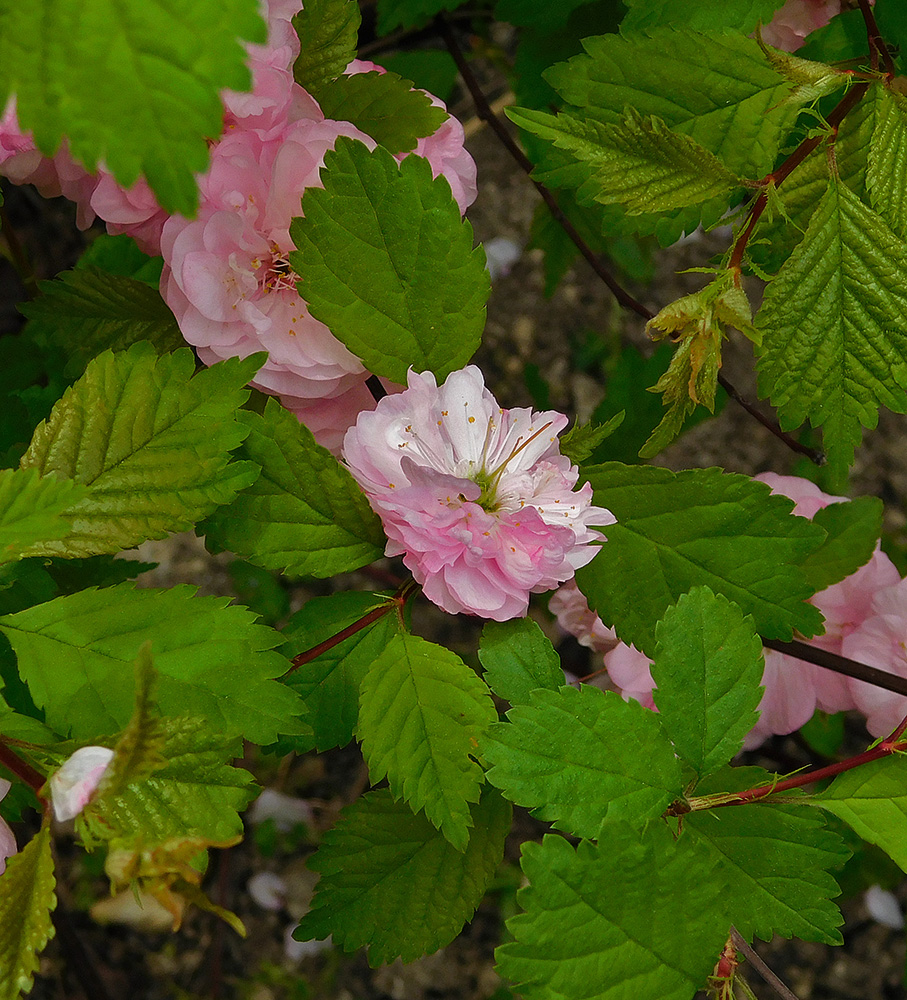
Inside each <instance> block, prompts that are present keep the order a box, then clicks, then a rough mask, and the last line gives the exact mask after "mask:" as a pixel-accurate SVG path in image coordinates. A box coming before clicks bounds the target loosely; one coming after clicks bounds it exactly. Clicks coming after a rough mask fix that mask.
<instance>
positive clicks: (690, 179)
mask: <svg viewBox="0 0 907 1000" xmlns="http://www.w3.org/2000/svg"><path fill="white" fill-rule="evenodd" d="M507 116H508V118H510V119H511V120H512V121H514V122H516V124H517V125H519V126H520V127H521V128H524V129H526V130H527V131H529V132H532V133H533V134H534V135H537V136H540V137H541V138H543V139H548V140H550V141H551V142H553V143H554V145H555V146H556V147H557V148H558V149H563V150H566V151H567V152H568V153H569V154H570V155H571V157H572V158H573V160H574V162H576V163H578V164H580V165H581V166H582V168H583V169H582V170H580V171H577V172H576V176H575V179H574V183H573V185H572V186H578V190H577V199H578V200H579V201H580V203H581V204H582V203H583V202H589V201H597V202H599V203H600V204H602V205H615V204H617V205H622V206H623V208H624V209H625V210H626V212H627V213H628V214H630V215H640V214H642V213H643V212H667V211H671V210H673V209H676V208H685V207H686V206H687V205H698V204H700V202H703V201H709V200H710V199H712V198H719V197H721V198H724V197H728V196H729V195H730V193H731V192H732V191H733V190H735V189H736V188H739V187H741V186H742V185H743V180H742V179H741V178H739V177H737V176H735V175H734V174H733V173H731V172H730V171H729V170H727V169H726V168H725V167H724V166H722V164H721V161H720V160H718V159H716V157H715V156H713V155H712V154H711V153H710V152H709V151H708V150H707V149H704V148H703V147H702V146H700V145H699V143H697V142H694V141H693V140H692V139H690V138H689V137H688V136H685V135H682V134H681V133H679V132H672V131H671V130H670V129H669V128H668V127H667V126H666V125H665V123H664V122H663V121H662V120H661V119H659V118H655V117H654V116H652V117H644V116H643V115H640V114H639V113H637V112H636V111H634V110H633V109H632V108H628V109H627V111H626V113H625V115H624V117H623V119H622V120H621V121H618V122H615V123H613V124H610V123H609V124H602V123H601V122H598V121H596V120H595V119H594V118H585V119H583V118H578V117H576V116H575V115H570V114H568V113H566V112H561V114H559V115H557V116H555V115H549V114H547V113H545V112H543V111H532V110H531V109H527V108H511V109H508V111H507ZM536 175H537V176H538V179H539V180H540V181H543V182H544V181H545V173H544V171H542V172H539V171H536ZM577 182H579V183H578V185H577Z"/></svg>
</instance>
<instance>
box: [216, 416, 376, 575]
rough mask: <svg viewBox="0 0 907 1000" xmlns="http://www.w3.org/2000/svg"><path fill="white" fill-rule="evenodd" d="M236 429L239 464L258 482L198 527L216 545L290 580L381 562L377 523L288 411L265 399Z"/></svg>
mask: <svg viewBox="0 0 907 1000" xmlns="http://www.w3.org/2000/svg"><path fill="white" fill-rule="evenodd" d="M240 421H241V422H242V425H243V426H244V427H245V428H247V430H248V435H249V436H248V437H247V438H246V440H245V443H244V444H243V447H242V449H241V451H240V452H239V454H240V457H242V458H246V459H250V460H251V462H254V463H255V464H256V465H257V466H260V467H261V475H260V476H259V477H258V478H257V479H256V480H255V481H254V482H253V483H252V485H251V486H249V487H248V488H247V489H246V490H244V491H243V492H242V493H240V494H239V495H238V496H236V498H235V499H234V500H233V501H232V502H231V503H228V504H226V505H225V506H223V507H220V508H218V509H217V510H216V511H215V512H214V514H213V515H212V516H211V517H210V518H208V520H207V521H205V522H204V523H203V524H201V525H199V531H201V532H204V534H205V535H207V537H208V539H209V540H210V541H211V543H212V544H213V545H215V546H216V547H217V548H221V549H230V550H231V551H232V552H235V553H236V554H237V555H239V556H242V557H243V558H244V559H248V560H249V561H250V562H253V563H255V564H256V565H258V566H263V567H264V568H265V569H270V570H279V571H280V572H283V573H288V574H291V575H293V576H302V575H311V576H317V577H326V576H333V575H334V574H336V573H345V572H349V571H351V570H354V569H358V568H359V567H360V566H364V565H366V564H367V563H370V562H374V560H375V559H377V558H379V557H380V556H381V555H382V554H383V552H384V546H385V542H386V539H385V537H384V532H383V531H382V529H381V522H380V521H379V520H378V516H377V515H376V514H375V513H374V512H373V511H372V509H371V507H369V505H368V501H367V500H366V499H365V497H364V496H363V494H362V491H361V490H360V489H359V487H358V486H357V485H356V483H355V481H354V480H353V477H352V476H351V475H350V474H349V472H347V470H346V469H345V468H344V467H343V466H342V465H341V464H340V463H339V462H338V461H337V459H336V458H334V456H333V455H332V454H331V453H330V452H329V451H328V450H327V449H326V448H322V447H321V445H319V444H317V443H316V442H315V439H314V437H313V436H312V432H311V431H310V430H309V429H308V428H307V427H306V426H305V425H304V424H301V423H300V422H299V421H298V420H297V419H296V417H295V416H294V415H293V414H292V413H291V412H290V411H289V410H285V409H284V408H283V407H282V406H280V405H279V404H278V402H277V401H276V400H274V399H269V400H268V403H267V406H266V407H265V412H264V414H263V415H261V416H260V415H259V414H257V413H251V412H243V413H242V414H240ZM243 464H246V463H243Z"/></svg>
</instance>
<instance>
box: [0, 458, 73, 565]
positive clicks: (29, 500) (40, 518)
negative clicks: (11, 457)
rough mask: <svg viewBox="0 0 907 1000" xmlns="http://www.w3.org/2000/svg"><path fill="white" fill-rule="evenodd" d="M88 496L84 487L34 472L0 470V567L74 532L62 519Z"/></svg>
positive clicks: (68, 521)
mask: <svg viewBox="0 0 907 1000" xmlns="http://www.w3.org/2000/svg"><path fill="white" fill-rule="evenodd" d="M87 494H88V490H87V489H86V488H85V487H84V486H79V485H78V484H76V483H74V482H72V481H71V480H67V479H57V478H56V477H55V476H47V477H46V478H42V477H41V476H40V475H39V474H38V472H37V471H36V470H34V469H0V563H4V562H11V561H12V560H15V559H19V558H21V557H22V554H23V553H24V552H26V551H27V550H28V549H29V548H30V547H32V546H34V545H40V544H41V543H43V542H55V541H57V540H59V539H61V538H65V537H66V536H67V535H68V534H69V533H70V531H72V521H70V520H68V519H67V518H65V517H61V516H60V515H61V514H63V512H64V511H67V510H69V509H70V508H72V507H73V506H75V505H76V504H78V503H79V502H80V501H81V500H83V499H84V498H85V497H86V495H87Z"/></svg>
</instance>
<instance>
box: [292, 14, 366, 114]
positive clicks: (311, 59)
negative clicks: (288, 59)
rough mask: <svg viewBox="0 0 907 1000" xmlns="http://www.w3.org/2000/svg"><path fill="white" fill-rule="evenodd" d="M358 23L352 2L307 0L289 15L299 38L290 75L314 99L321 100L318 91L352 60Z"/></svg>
mask: <svg viewBox="0 0 907 1000" xmlns="http://www.w3.org/2000/svg"><path fill="white" fill-rule="evenodd" d="M361 22H362V15H361V14H360V13H359V4H358V3H356V0H309V2H308V3H307V4H306V5H305V7H304V8H303V9H302V10H300V11H298V12H297V13H296V14H294V15H293V27H294V28H295V29H296V34H297V35H298V36H299V55H298V56H297V57H296V62H294V63H293V76H294V78H295V79H296V82H297V83H298V84H300V85H301V86H302V87H303V88H304V89H305V90H307V91H308V92H309V93H310V94H311V95H312V96H313V97H314V98H315V99H316V100H320V98H321V88H322V87H323V86H324V85H325V84H327V83H329V82H330V81H331V80H335V79H336V78H337V77H338V76H340V75H341V74H342V73H343V71H344V70H345V69H346V68H347V66H348V65H349V64H350V63H351V62H352V61H353V60H354V59H355V58H356V47H357V44H358V41H359V39H358V34H359V25H360V24H361ZM326 117H328V118H330V115H326Z"/></svg>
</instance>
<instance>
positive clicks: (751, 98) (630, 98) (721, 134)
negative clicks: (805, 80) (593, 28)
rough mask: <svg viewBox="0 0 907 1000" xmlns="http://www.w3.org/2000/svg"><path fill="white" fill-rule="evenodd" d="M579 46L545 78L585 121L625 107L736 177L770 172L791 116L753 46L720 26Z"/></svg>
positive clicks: (786, 86) (784, 90) (777, 81)
mask: <svg viewBox="0 0 907 1000" xmlns="http://www.w3.org/2000/svg"><path fill="white" fill-rule="evenodd" d="M583 47H584V48H585V49H586V54H584V55H579V56H575V57H574V58H573V59H571V60H569V62H566V63H560V64H559V65H557V66H553V67H552V68H551V69H550V70H549V71H548V72H547V73H546V74H545V78H546V79H547V80H548V82H549V83H550V84H551V85H552V86H553V87H554V88H555V90H557V91H558V93H559V94H560V95H561V96H562V97H563V98H564V99H565V100H566V101H568V102H569V103H570V104H572V105H574V106H575V107H578V108H582V109H583V110H584V111H585V112H586V114H587V115H588V116H589V117H594V118H597V119H598V120H599V121H602V122H606V123H612V124H613V123H616V122H618V121H620V119H621V118H623V115H624V110H625V108H627V107H632V108H635V109H636V110H637V111H638V112H639V113H640V114H641V115H655V116H656V117H657V118H660V119H661V120H662V121H664V123H665V124H666V125H667V126H668V128H670V129H673V130H674V131H677V132H681V133H683V134H684V135H688V136H689V137H690V138H691V139H693V140H695V141H696V142H697V143H699V145H700V146H703V147H705V148H706V149H709V150H711V152H712V153H713V154H714V155H715V156H717V157H718V159H719V160H720V161H721V162H722V163H723V164H724V165H725V167H726V168H727V169H728V170H730V171H732V172H733V173H735V174H739V175H740V176H743V177H761V176H763V175H764V174H766V173H767V172H768V171H769V170H771V169H772V166H773V164H774V160H775V156H776V154H777V152H778V148H779V145H780V143H781V140H782V139H783V138H784V136H785V135H786V133H787V131H788V130H789V128H790V127H791V126H792V125H793V122H794V119H795V117H796V115H797V109H796V108H794V107H791V106H780V105H781V102H782V101H783V100H784V98H785V97H786V96H787V94H788V92H789V90H790V83H789V82H788V81H787V80H785V79H784V78H783V77H782V76H780V75H779V74H778V73H777V72H776V71H775V70H774V69H773V68H772V67H771V65H770V64H769V62H768V60H767V59H766V58H765V56H764V55H763V53H762V51H761V49H760V48H759V45H758V43H757V42H756V41H755V40H754V39H751V38H745V37H744V36H743V35H742V34H737V33H736V32H735V33H733V34H730V33H729V34H724V33H723V32H722V30H721V28H720V27H718V28H716V29H715V30H708V31H703V32H696V31H690V30H688V29H686V28H685V29H683V30H671V28H655V29H653V30H652V32H651V33H650V34H649V35H632V36H624V35H622V34H620V35H618V34H607V35H599V36H596V37H592V38H586V39H584V40H583ZM716 67H721V70H720V72H718V71H716ZM665 81H669V84H668V85H667V86H666V85H665Z"/></svg>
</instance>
